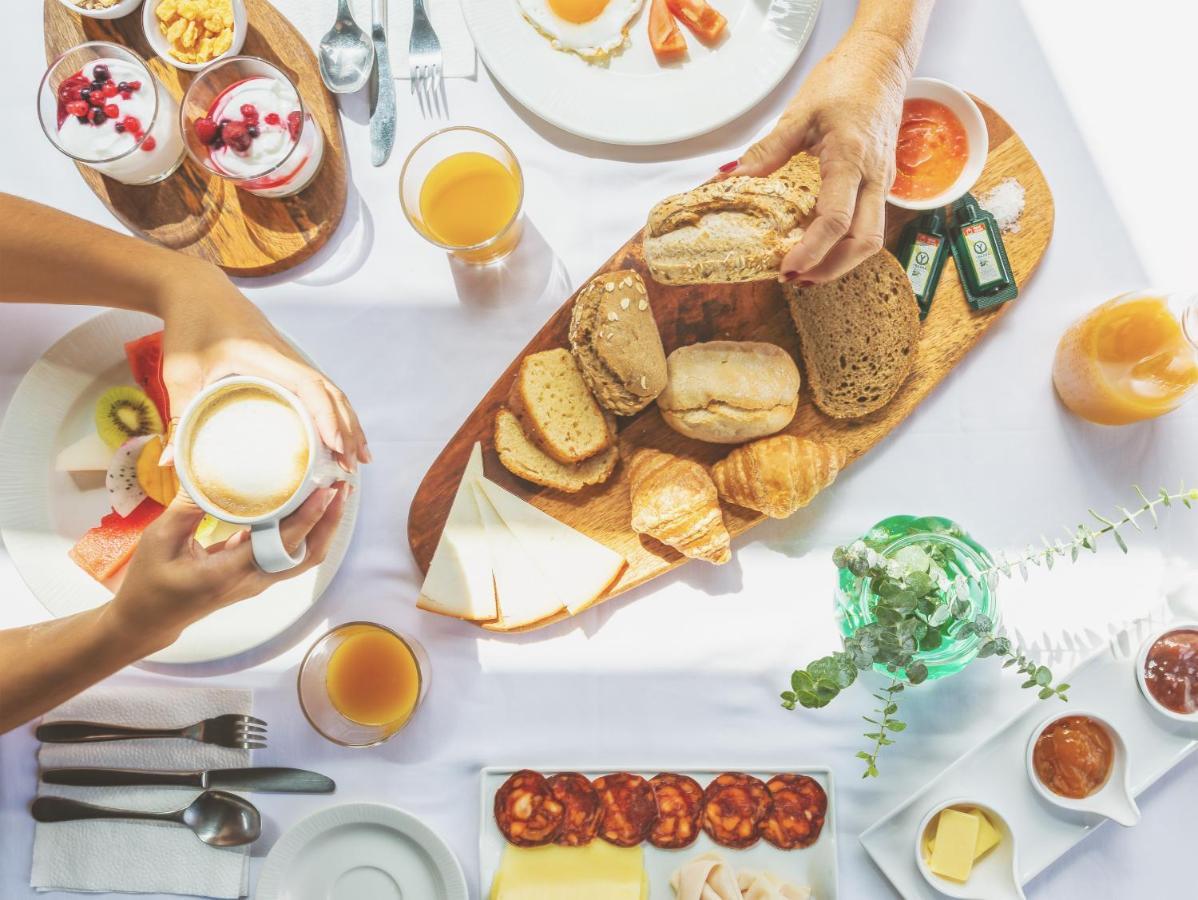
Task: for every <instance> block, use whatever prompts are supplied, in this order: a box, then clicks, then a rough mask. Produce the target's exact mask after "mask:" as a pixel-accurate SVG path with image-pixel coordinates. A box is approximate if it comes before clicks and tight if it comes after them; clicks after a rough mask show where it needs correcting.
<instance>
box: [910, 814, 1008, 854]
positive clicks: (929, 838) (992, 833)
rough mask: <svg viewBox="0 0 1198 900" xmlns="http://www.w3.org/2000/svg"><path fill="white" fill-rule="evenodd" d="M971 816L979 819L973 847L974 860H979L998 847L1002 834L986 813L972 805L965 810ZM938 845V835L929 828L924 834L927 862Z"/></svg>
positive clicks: (924, 851) (924, 852) (924, 850)
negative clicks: (975, 842)
mask: <svg viewBox="0 0 1198 900" xmlns="http://www.w3.org/2000/svg"><path fill="white" fill-rule="evenodd" d="M963 811H964V812H967V813H969V814H970V815H971V816H976V817H977V820H978V841H977V844H975V845H974V848H973V861H974V862H977V861H978V860H979V859H981V858H982V857H983V856H985V855H986V854H987V853H988V852H989V851H990V850H992V849H993V848H995V847H997V846H998V844H999V842H1000V841H1002V835H1000V834H999V833H998V831H997V830H996V829H995V827H994V826H993V825H991V824H990V820H989V819H987V818H986V814H985V813H984V812H982V811H981V810H980V809H978V808H976V807H970V808H968V809H965V810H963ZM935 847H936V837H935V835H933V834H932V829H931V828H929V829H928V830H927V831H925V832H924V835H923V858H924V861H925V862H926V861H927V860H930V859H931V858H932V851H933V850H934V849H935Z"/></svg>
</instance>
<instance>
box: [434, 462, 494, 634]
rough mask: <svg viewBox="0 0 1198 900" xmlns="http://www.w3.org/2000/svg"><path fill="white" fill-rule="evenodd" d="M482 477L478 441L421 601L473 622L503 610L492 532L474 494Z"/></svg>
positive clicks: (454, 498)
mask: <svg viewBox="0 0 1198 900" xmlns="http://www.w3.org/2000/svg"><path fill="white" fill-rule="evenodd" d="M482 477H483V454H482V448H481V447H480V446H479V445H478V444H475V445H474V449H473V450H471V451H470V460H469V461H468V462H467V463H466V468H465V470H464V471H463V472H462V480H461V481H460V482H459V483H458V491H457V493H456V494H454V497H453V504H452V505H451V506H450V508H449V516H448V517H447V518H446V520H445V527H444V529H442V531H441V540H440V541H438V542H437V549H436V550H435V551H434V552H433V558H432V561H431V562H430V563H429V566H428V575H427V576H426V577H425V579H424V586H423V587H421V589H420V597H419V598H418V599H417V601H416V605H417V606H418V607H420V608H421V609H424V610H428V611H429V612H435V613H441V614H442V615H446V616H453V617H454V618H458V619H467V620H469V621H472V622H487V621H491V620H493V619H495V618H496V616H497V615H498V613H497V610H496V608H495V589H494V587H493V586H492V580H491V556H490V550H489V547H488V544H487V535H486V531H485V530H484V528H483V522H482V517H481V516H480V515H479V511H478V504H477V503H476V502H475V499H474V488H473V485H474V484H475V483H476V482H477V481H478V480H479V479H481V478H482Z"/></svg>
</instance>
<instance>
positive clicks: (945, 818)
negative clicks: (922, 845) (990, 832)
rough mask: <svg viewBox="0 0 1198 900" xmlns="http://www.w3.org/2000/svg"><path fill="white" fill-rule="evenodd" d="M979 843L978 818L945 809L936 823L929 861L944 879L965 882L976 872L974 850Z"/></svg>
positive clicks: (929, 864) (931, 867)
mask: <svg viewBox="0 0 1198 900" xmlns="http://www.w3.org/2000/svg"><path fill="white" fill-rule="evenodd" d="M977 842H978V820H977V818H976V817H975V816H972V815H970V814H969V813H966V812H961V811H960V810H957V809H946V810H944V811H943V812H942V813H940V816H939V818H938V821H937V823H936V842H935V844H934V846H933V847H932V859H931V860H930V861H929V863H928V868H930V869H931V870H932V871H933V872H934V873H936V874H937V875H939V876H941V877H942V878H951V879H953V880H954V881H960V882H965V881H967V880H968V879H969V873H970V872H971V871H973V851H974V848H975V847H976V846H977Z"/></svg>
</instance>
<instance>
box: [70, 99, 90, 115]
mask: <svg viewBox="0 0 1198 900" xmlns="http://www.w3.org/2000/svg"><path fill="white" fill-rule="evenodd" d="M67 112H69V113H70V114H71V115H72V116H86V115H87V104H86V103H84V102H83V101H82V100H72V101H71V102H70V103H68V104H67Z"/></svg>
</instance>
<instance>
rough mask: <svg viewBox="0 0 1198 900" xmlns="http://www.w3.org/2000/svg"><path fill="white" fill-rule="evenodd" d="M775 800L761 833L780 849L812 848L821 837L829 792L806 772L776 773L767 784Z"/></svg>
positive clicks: (772, 799) (763, 822) (762, 825)
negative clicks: (799, 773)
mask: <svg viewBox="0 0 1198 900" xmlns="http://www.w3.org/2000/svg"><path fill="white" fill-rule="evenodd" d="M766 789H767V790H768V791H769V792H770V800H771V801H772V804H771V808H770V811H769V813H768V814H767V815H766V817H765V819H764V820H763V821H762V823H761V836H762V837H763V838H765V839H766V840H767V841H769V842H770V843H771V844H773V845H774V846H775V847H778V848H779V849H781V850H796V849H800V848H802V847H810V846H811V845H812V844H814V843H815V842H816V841H817V840H819V833H820V831H821V830H822V829H823V827H824V817H825V816H826V815H827V812H828V795H827V794H826V793H824V789H823V787H821V786H820V783H819V782H818V781H816V780H815V779H814V778H810V777H808V776H807V775H791V774H784V775H775V776H774V777H773V778H771V779H770V780H769V781H768V782H767V783H766Z"/></svg>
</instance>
